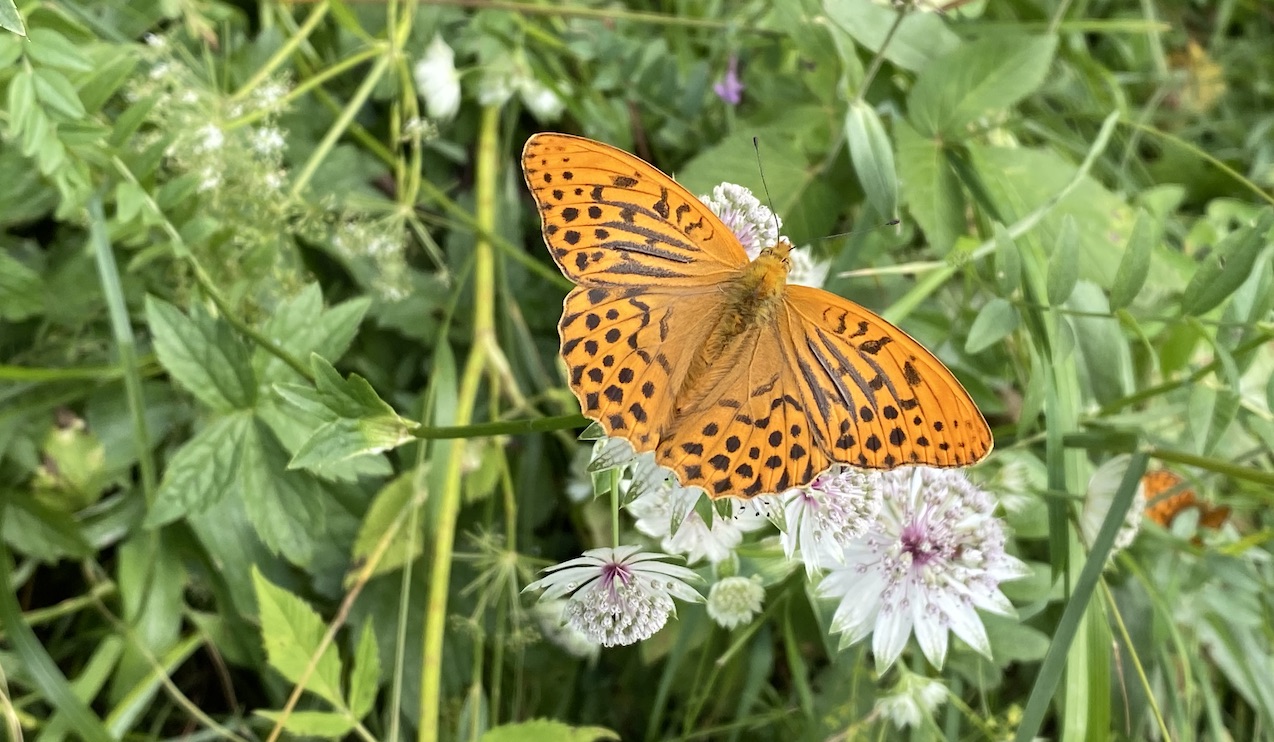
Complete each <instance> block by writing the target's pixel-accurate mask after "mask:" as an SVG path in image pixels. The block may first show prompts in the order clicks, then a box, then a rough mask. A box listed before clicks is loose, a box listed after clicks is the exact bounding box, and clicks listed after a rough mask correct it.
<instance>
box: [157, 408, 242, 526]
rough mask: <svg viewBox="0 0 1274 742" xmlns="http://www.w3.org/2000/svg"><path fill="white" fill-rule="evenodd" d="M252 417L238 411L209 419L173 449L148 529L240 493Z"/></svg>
mask: <svg viewBox="0 0 1274 742" xmlns="http://www.w3.org/2000/svg"><path fill="white" fill-rule="evenodd" d="M252 425H253V422H252V416H251V415H249V414H247V413H244V412H239V413H235V414H232V415H227V416H225V417H221V418H218V419H216V420H213V421H212V423H211V424H210V425H208V427H206V428H204V429H203V430H201V431H199V432H198V433H197V434H195V437H193V438H191V439H190V440H188V441H186V444H185V445H183V446H182V447H181V448H179V449H178V450H177V453H176V454H175V455H174V456H173V458H172V460H171V461H169V462H168V468H167V469H165V470H164V478H163V480H162V481H161V482H160V483H159V492H158V493H157V494H156V496H155V502H154V504H152V505H151V508H150V512H149V513H148V514H147V516H146V523H145V525H146V526H147V527H149V528H154V527H156V526H161V525H163V524H165V523H170V522H172V521H174V520H176V519H178V518H181V517H184V516H186V515H188V514H190V513H199V512H202V511H203V510H205V509H206V508H208V507H210V506H211V505H213V504H214V503H216V502H218V501H219V500H221V498H223V497H225V496H226V495H227V494H229V493H233V495H234V496H235V497H240V496H241V490H240V489H239V487H240V483H239V481H240V480H239V475H240V472H241V471H242V461H243V448H244V444H245V441H246V440H247V437H248V431H249V430H250V429H251V427H252Z"/></svg>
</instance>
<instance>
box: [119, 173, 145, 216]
mask: <svg viewBox="0 0 1274 742" xmlns="http://www.w3.org/2000/svg"><path fill="white" fill-rule="evenodd" d="M149 199H150V196H149V195H148V194H147V193H146V189H144V188H142V187H141V186H140V185H138V184H137V183H134V182H133V181H131V180H121V181H120V182H119V184H118V185H116V186H115V218H116V219H118V220H119V221H120V223H123V224H126V223H128V222H131V221H132V220H133V219H135V218H136V217H137V215H139V214H141V213H142V210H143V209H145V208H146V207H147V203H146V202H147V201H148V200H149Z"/></svg>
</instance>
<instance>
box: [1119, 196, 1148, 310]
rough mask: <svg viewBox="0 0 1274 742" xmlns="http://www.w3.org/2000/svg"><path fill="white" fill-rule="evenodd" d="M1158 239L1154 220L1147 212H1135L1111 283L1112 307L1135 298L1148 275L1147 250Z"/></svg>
mask: <svg viewBox="0 0 1274 742" xmlns="http://www.w3.org/2000/svg"><path fill="white" fill-rule="evenodd" d="M1158 241H1159V234H1158V229H1157V227H1156V224H1155V222H1154V220H1152V219H1151V217H1150V214H1148V213H1147V212H1146V211H1144V210H1141V211H1138V212H1137V221H1136V223H1135V224H1133V227H1132V234H1131V235H1129V237H1128V246H1127V247H1125V248H1124V256H1123V258H1121V259H1120V261H1119V269H1118V270H1117V271H1115V281H1114V283H1112V284H1111V285H1110V308H1111V309H1112V310H1119V309H1123V308H1124V307H1126V306H1128V305H1129V304H1132V301H1133V299H1135V298H1137V294H1138V293H1139V292H1140V291H1141V287H1142V286H1144V285H1145V283H1146V276H1147V275H1149V274H1150V253H1151V250H1153V248H1154V246H1155V244H1156V243H1157V242H1158Z"/></svg>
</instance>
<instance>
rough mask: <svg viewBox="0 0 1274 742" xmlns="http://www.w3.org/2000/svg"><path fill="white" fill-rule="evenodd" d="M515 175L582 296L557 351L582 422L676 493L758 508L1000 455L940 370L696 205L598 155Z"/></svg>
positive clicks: (572, 147) (565, 149)
mask: <svg viewBox="0 0 1274 742" xmlns="http://www.w3.org/2000/svg"><path fill="white" fill-rule="evenodd" d="M522 170H523V173H524V174H525V175H526V183H527V186H528V188H529V189H530V191H531V194H532V195H533V196H534V197H535V203H536V206H537V208H538V209H539V212H540V217H541V219H542V221H543V227H544V229H543V232H544V242H545V244H546V245H547V246H548V248H549V253H550V254H551V255H552V257H553V261H554V262H555V263H557V266H558V268H560V269H561V271H562V273H563V274H564V275H565V276H566V277H567V278H569V279H571V281H572V282H574V283H575V284H576V286H575V288H574V289H573V290H572V291H571V292H570V293H569V294H567V296H566V299H565V300H564V301H563V302H562V319H561V321H560V322H559V323H558V334H559V336H560V338H561V353H562V360H563V362H564V363H565V365H566V373H567V381H568V383H569V385H570V388H571V391H572V392H574V394H575V397H576V398H577V399H578V400H579V403H580V409H581V411H583V413H584V414H585V415H586V416H588V417H590V418H592V419H593V420H596V421H597V422H598V423H599V424H601V426H602V428H603V429H604V430H605V431H606V433H607V435H610V436H613V437H619V438H623V439H625V440H627V441H628V442H629V443H631V444H632V446H633V448H634V449H635V450H636V451H638V452H646V451H650V452H653V453H654V455H655V460H656V461H657V462H658V463H659V464H660V465H662V466H665V467H667V468H669V469H671V470H672V471H673V472H674V473H675V474H676V475H677V478H678V480H680V482H681V484H682V485H684V486H686V487H692V486H693V487H701V488H703V489H704V490H705V491H706V492H707V493H708V494H709V495H710V496H712V497H753V496H756V495H762V494H770V493H778V492H782V491H784V490H786V489H789V488H791V487H799V486H801V485H804V484H807V483H809V482H810V481H812V480H813V479H814V478H815V477H816V476H818V475H819V474H821V473H822V472H824V471H826V470H827V469H828V468H829V467H831V466H832V465H834V464H848V465H851V466H856V467H860V468H865V469H892V468H894V467H897V466H902V465H905V464H926V465H930V466H968V465H970V464H973V463H975V462H977V461H978V460H980V459H982V458H983V457H984V456H986V454H987V452H989V451H990V450H991V446H992V438H991V431H990V428H989V427H987V424H986V420H984V419H983V417H982V414H981V413H980V412H979V411H978V408H977V406H976V405H975V404H974V403H973V400H972V399H971V398H970V397H969V394H968V392H966V391H965V390H964V388H963V387H962V386H960V382H959V381H957V380H956V378H955V376H953V375H952V374H951V372H950V371H949V370H947V368H946V367H945V366H943V365H942V362H941V361H939V360H938V359H937V358H936V357H935V356H934V355H933V354H932V353H930V352H929V351H927V350H925V349H924V347H922V346H921V345H920V344H919V343H917V342H916V341H915V340H913V339H911V338H910V337H908V336H907V334H906V333H905V332H903V331H902V330H900V329H898V328H897V327H894V326H893V325H891V324H889V323H888V322H886V321H885V320H883V319H881V318H880V317H878V316H877V315H875V314H873V313H872V312H870V311H868V310H866V309H864V308H862V307H860V306H858V305H857V304H854V303H853V302H851V301H849V300H847V299H844V298H842V297H840V296H836V295H835V294H831V293H828V292H826V291H822V290H820V289H814V288H809V287H807V286H800V285H795V284H791V285H789V284H788V283H787V273H788V261H789V258H788V256H789V254H790V252H791V249H792V246H791V244H790V243H788V242H786V241H784V240H780V241H779V242H778V244H776V245H774V246H772V247H770V248H767V249H765V250H763V251H762V252H761V254H760V255H759V256H757V258H756V259H755V260H749V259H748V255H747V253H746V252H745V251H744V249H743V245H742V244H740V242H739V239H738V238H737V237H736V236H735V235H734V234H733V233H731V231H730V229H729V228H728V227H727V226H726V225H725V224H724V223H723V222H722V221H721V219H720V218H719V217H717V216H716V215H715V214H713V213H712V211H711V210H710V209H709V208H708V207H707V206H706V205H705V204H704V203H702V202H701V201H700V200H699V199H697V198H695V196H694V195H693V194H691V193H690V192H689V191H687V190H686V189H685V188H683V187H682V186H680V185H679V184H678V183H677V182H676V181H674V180H673V179H672V178H670V177H668V176H667V175H664V174H663V173H661V172H659V170H657V169H655V168H654V167H651V166H650V165H648V164H647V163H645V162H642V161H641V160H640V159H638V158H636V157H634V156H632V155H630V154H628V153H627V152H624V151H622V150H618V149H615V148H614V147H611V146H609V145H606V144H602V143H601V142H594V141H592V140H589V139H584V138H581V137H574V136H569V135H566V134H536V135H535V136H533V137H531V138H530V139H529V140H527V143H526V147H525V149H524V150H523V152H522Z"/></svg>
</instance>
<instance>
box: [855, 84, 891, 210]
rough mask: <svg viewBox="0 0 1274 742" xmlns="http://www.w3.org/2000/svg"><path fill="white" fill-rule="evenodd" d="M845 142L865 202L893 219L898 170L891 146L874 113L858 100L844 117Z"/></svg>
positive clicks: (872, 109) (869, 107)
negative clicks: (864, 195)
mask: <svg viewBox="0 0 1274 742" xmlns="http://www.w3.org/2000/svg"><path fill="white" fill-rule="evenodd" d="M845 141H846V142H847V143H848V145H849V156H850V159H851V160H852V161H853V163H854V172H856V173H857V174H858V182H859V183H861V184H862V186H863V192H864V193H866V194H867V199H868V200H869V201H871V203H872V206H874V207H875V208H876V212H877V213H879V214H881V215H882V216H884V217H886V218H890V219H892V218H893V217H894V215H895V214H896V213H897V211H898V169H897V167H896V166H895V164H894V150H893V145H892V144H891V143H890V141H889V137H888V135H886V134H885V127H884V124H882V123H881V121H880V116H879V115H878V114H877V113H876V109H874V108H872V107H871V106H869V105H867V103H866V102H865V101H863V100H861V99H855V100H854V101H853V102H852V103H850V105H849V112H848V113H847V114H846V115H845Z"/></svg>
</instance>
